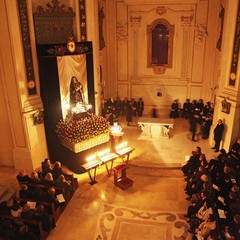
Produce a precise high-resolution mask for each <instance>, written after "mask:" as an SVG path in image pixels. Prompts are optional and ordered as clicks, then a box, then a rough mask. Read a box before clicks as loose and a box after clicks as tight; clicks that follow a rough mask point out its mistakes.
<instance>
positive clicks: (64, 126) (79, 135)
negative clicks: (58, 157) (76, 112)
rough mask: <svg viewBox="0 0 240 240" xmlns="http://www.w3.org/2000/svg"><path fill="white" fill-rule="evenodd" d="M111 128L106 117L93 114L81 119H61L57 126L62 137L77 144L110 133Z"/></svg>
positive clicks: (57, 130)
mask: <svg viewBox="0 0 240 240" xmlns="http://www.w3.org/2000/svg"><path fill="white" fill-rule="evenodd" d="M109 129H110V125H109V122H108V121H107V120H106V119H105V118H104V117H101V116H96V115H91V116H88V117H85V118H80V119H74V118H66V119H64V120H63V119H60V121H59V122H58V123H57V126H56V133H57V135H58V137H59V138H60V139H63V140H64V141H66V142H68V143H72V144H75V143H79V142H82V141H84V140H88V139H90V138H93V137H96V136H99V135H101V134H106V133H109V131H110V130H109Z"/></svg>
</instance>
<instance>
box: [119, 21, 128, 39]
mask: <svg viewBox="0 0 240 240" xmlns="http://www.w3.org/2000/svg"><path fill="white" fill-rule="evenodd" d="M127 38H128V34H127V23H123V22H118V23H117V39H118V40H127Z"/></svg>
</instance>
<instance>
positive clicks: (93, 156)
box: [87, 153, 97, 162]
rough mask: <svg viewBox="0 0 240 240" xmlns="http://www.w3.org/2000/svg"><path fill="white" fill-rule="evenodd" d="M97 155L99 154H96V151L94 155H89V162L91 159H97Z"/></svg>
mask: <svg viewBox="0 0 240 240" xmlns="http://www.w3.org/2000/svg"><path fill="white" fill-rule="evenodd" d="M96 157H97V156H96V153H94V154H93V155H91V156H89V157H87V162H91V161H93V160H95V159H96Z"/></svg>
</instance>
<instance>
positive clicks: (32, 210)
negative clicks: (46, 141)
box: [0, 158, 76, 240]
mask: <svg viewBox="0 0 240 240" xmlns="http://www.w3.org/2000/svg"><path fill="white" fill-rule="evenodd" d="M68 176H70V175H68V174H67V173H66V172H65V171H64V170H63V169H62V166H61V163H60V162H58V161H56V162H55V163H54V164H52V163H51V162H50V160H49V159H48V158H46V159H45V160H44V161H43V162H42V167H41V170H39V171H38V172H36V171H33V172H32V173H31V174H30V175H28V174H27V173H26V171H25V170H22V171H20V172H19V174H18V175H17V176H16V179H17V181H18V183H19V185H20V190H19V191H18V193H17V196H16V197H14V198H13V202H12V205H10V206H9V204H8V203H7V202H2V203H1V205H0V214H2V215H4V216H10V217H14V218H18V219H19V220H14V219H11V218H1V217H0V239H31V240H35V239H41V236H40V232H39V229H38V227H37V225H34V224H32V223H31V222H30V223H29V222H24V220H29V221H40V222H41V224H42V230H43V231H44V232H46V233H48V232H50V231H51V230H52V229H53V228H54V227H55V226H56V220H57V219H56V216H54V215H53V214H56V209H57V208H58V207H59V209H60V210H62V209H64V208H63V205H65V202H61V201H59V199H58V196H57V195H59V194H60V195H61V194H63V195H64V196H66V194H68V193H69V194H71V195H73V193H74V191H75V190H76V189H73V182H72V179H68ZM31 201H32V202H35V203H36V205H35V206H31V205H30V202H31ZM62 204H63V205H62ZM52 206H53V207H54V209H55V210H54V212H53V211H52V210H53V209H52ZM64 207H65V206H64Z"/></svg>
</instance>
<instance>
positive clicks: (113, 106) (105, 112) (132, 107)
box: [102, 97, 144, 126]
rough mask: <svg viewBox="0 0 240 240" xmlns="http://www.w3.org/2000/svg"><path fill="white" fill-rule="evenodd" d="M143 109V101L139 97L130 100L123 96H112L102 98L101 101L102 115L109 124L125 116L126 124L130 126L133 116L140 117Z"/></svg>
mask: <svg viewBox="0 0 240 240" xmlns="http://www.w3.org/2000/svg"><path fill="white" fill-rule="evenodd" d="M143 111H144V101H143V99H142V98H139V99H138V100H137V101H136V100H135V99H134V98H131V99H130V100H129V99H128V98H127V97H125V98H124V99H123V100H121V99H120V98H119V97H118V98H117V99H116V100H114V99H113V98H109V99H108V100H107V99H104V100H103V103H102V116H103V117H105V118H106V119H107V120H108V121H109V122H110V125H113V122H114V121H117V120H118V118H119V117H120V116H121V117H126V121H127V125H128V126H130V125H131V123H132V121H133V117H136V116H138V117H142V115H143Z"/></svg>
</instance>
